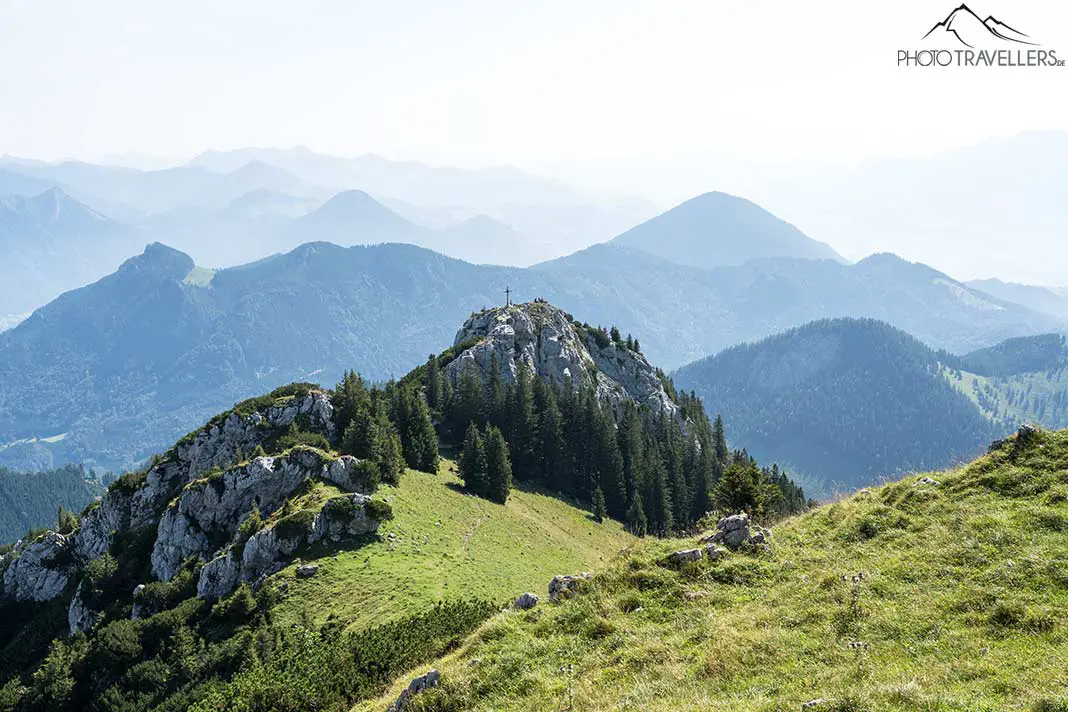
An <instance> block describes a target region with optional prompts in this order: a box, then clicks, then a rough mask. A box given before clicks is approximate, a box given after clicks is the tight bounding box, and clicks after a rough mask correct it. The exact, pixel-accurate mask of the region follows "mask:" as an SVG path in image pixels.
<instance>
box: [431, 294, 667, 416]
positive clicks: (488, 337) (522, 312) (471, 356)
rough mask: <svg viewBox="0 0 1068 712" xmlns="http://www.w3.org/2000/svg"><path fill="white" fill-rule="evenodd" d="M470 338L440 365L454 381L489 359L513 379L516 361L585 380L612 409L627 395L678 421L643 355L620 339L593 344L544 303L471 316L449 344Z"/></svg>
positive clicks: (481, 370) (483, 372)
mask: <svg viewBox="0 0 1068 712" xmlns="http://www.w3.org/2000/svg"><path fill="white" fill-rule="evenodd" d="M472 343H473V345H469V346H468V347H467V348H466V349H464V351H463V352H462V353H460V354H459V356H457V357H456V358H455V359H454V360H453V361H452V362H450V363H449V364H448V365H447V366H446V367H445V371H446V373H447V374H448V375H449V377H450V378H452V379H453V380H454V381H455V380H458V379H459V378H460V376H461V375H462V374H463V373H464V372H465V370H466V369H474V370H475V371H476V372H477V373H478V374H479V375H480V376H483V377H485V376H488V374H489V373H490V370H491V369H492V364H493V362H494V360H496V362H497V364H498V366H499V368H500V370H501V377H502V379H503V380H505V381H514V380H515V378H516V376H517V375H518V374H519V369H520V364H526V366H527V368H528V369H529V370H530V373H531V374H533V375H535V376H538V377H541V378H543V379H546V380H548V379H552V380H554V381H555V382H556V383H557V384H560V385H562V384H563V383H564V382H565V381H566V380H567V379H568V378H570V379H571V382H572V384H573V386H574V387H575V388H576V389H577V388H578V387H579V386H580V385H588V386H591V387H592V388H593V389H594V391H595V393H596V394H597V397H598V399H600V400H601V401H602V402H604V403H608V404H610V405H612V406H613V407H614V408H616V409H617V410H618V408H619V406H620V403H621V402H622V401H624V400H633V401H635V402H637V403H640V404H644V405H647V406H649V408H650V409H651V410H652V411H653V412H654V413H666V414H667V415H669V416H670V417H673V418H675V419H678V420H680V421H681V414H680V411H679V407H678V406H677V405H676V404H675V403H674V402H673V401H672V400H671V397H670V396H669V395H668V394H667V392H666V391H665V390H664V386H663V383H662V382H661V380H660V377H659V376H658V375H657V373H656V370H655V369H654V368H653V367H652V366H650V365H649V362H648V361H646V359H645V357H644V356H643V355H641V354H640V353H638V352H636V351H633V350H630V349H628V348H626V347H625V346H624V345H622V344H617V343H612V342H609V343H607V344H605V345H603V346H602V345H599V344H598V343H597V340H596V338H594V336H593V335H592V334H589V333H585V331H584V330H581V331H580V329H579V328H576V326H575V325H573V324H572V322H571V319H570V317H569V315H568V314H567V313H565V312H564V311H562V310H560V309H557V308H556V307H553V306H550V305H549V304H547V303H544V302H531V303H527V304H513V305H511V306H507V307H497V308H495V309H487V310H484V311H482V312H479V313H478V314H475V315H473V316H471V317H470V318H469V319H468V320H467V321H466V322H465V323H464V325H463V326H462V327H461V328H460V330H459V332H457V334H456V339H455V341H454V345H455V346H460V345H462V344H472Z"/></svg>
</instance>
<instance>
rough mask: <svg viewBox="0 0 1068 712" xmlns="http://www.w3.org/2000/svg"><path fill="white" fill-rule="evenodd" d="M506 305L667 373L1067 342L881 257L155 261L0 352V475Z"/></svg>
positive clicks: (321, 371) (113, 449)
mask: <svg viewBox="0 0 1068 712" xmlns="http://www.w3.org/2000/svg"><path fill="white" fill-rule="evenodd" d="M506 287H508V288H510V289H511V290H512V295H513V298H514V299H517V300H523V301H526V300H530V299H533V298H536V297H544V298H546V299H549V300H550V301H551V302H552V303H554V304H556V305H558V306H560V307H561V308H563V309H566V310H568V311H569V312H571V313H582V314H584V315H587V316H586V318H588V319H589V320H590V322H591V323H594V324H597V323H600V324H604V325H611V324H615V325H617V326H618V327H619V328H620V329H621V330H622V331H623V333H627V332H631V333H635V334H638V333H640V334H642V351H643V352H644V353H645V354H646V355H647V356H648V358H649V359H650V360H651V361H654V362H656V363H661V364H663V365H664V367H665V368H676V367H678V366H680V365H682V364H684V363H686V362H689V361H692V360H694V359H697V358H700V357H702V356H704V355H706V354H710V353H715V352H717V351H720V350H722V349H724V348H726V347H729V346H732V345H734V344H737V343H740V342H743V341H751V340H754V339H759V338H763V337H766V336H769V335H771V334H774V333H776V332H779V331H782V330H784V329H789V328H791V327H795V326H798V325H800V324H803V323H806V322H808V321H812V320H813V319H820V318H825V317H838V316H857V317H863V316H867V317H876V318H880V319H883V320H885V321H887V322H889V323H892V324H893V325H895V326H896V327H898V328H903V329H905V330H907V331H909V332H911V333H913V334H915V335H916V336H918V337H919V338H920V339H922V340H924V341H926V342H928V343H929V344H932V345H934V346H936V347H943V348H949V349H951V350H953V351H955V352H958V353H963V352H966V351H970V350H973V349H976V348H980V347H984V346H989V345H990V344H993V343H996V342H998V341H1001V340H1003V339H1005V338H1009V337H1012V336H1019V335H1026V334H1033V333H1039V332H1045V331H1050V330H1053V329H1057V328H1061V327H1062V326H1063V324H1062V322H1060V321H1057V320H1056V319H1054V318H1052V317H1048V316H1045V315H1041V314H1036V313H1034V312H1031V311H1029V310H1027V309H1024V308H1023V307H1020V306H1018V305H1014V304H1011V303H1007V302H1001V301H999V300H997V299H995V298H993V297H990V296H988V295H985V294H983V293H982V292H977V291H975V290H971V289H969V288H968V287H966V286H964V285H962V284H960V283H958V282H955V281H954V280H952V279H951V278H949V277H948V276H946V275H944V274H942V273H940V272H937V271H936V270H933V269H930V268H929V267H925V266H923V265H917V264H913V263H909V262H906V261H904V260H901V259H899V258H896V257H894V256H892V255H880V256H875V257H872V258H869V259H866V260H862V261H861V262H859V263H857V264H856V265H846V264H841V263H838V262H835V261H833V260H806V259H762V260H751V261H749V262H747V263H745V264H743V265H739V266H728V267H717V268H714V269H701V268H695V267H686V266H683V265H678V264H675V263H672V262H669V261H667V260H664V259H661V258H658V257H655V256H653V255H650V254H648V253H645V252H642V251H640V250H632V249H626V248H622V247H616V246H613V245H598V246H596V247H593V248H589V249H588V250H585V251H582V252H579V253H577V254H575V255H572V256H570V257H567V258H563V259H560V260H555V261H553V262H549V263H544V264H541V265H538V266H536V267H534V268H528V269H517V268H509V267H494V266H488V265H474V264H470V263H467V262H463V261H460V260H456V259H452V258H448V257H445V256H443V255H440V254H437V253H435V252H432V251H430V250H426V249H422V248H419V247H415V246H412V245H404V244H384V245H372V246H353V247H340V246H338V245H335V244H331V243H325V242H315V243H309V244H305V245H301V246H299V247H297V248H295V249H293V250H291V251H289V252H287V253H285V254H278V255H274V256H271V257H267V258H265V259H262V260H258V261H256V262H253V263H250V264H246V265H242V266H239V267H233V268H229V269H223V270H220V271H217V272H215V273H214V275H212V276H211V278H210V280H209V279H206V278H204V276H203V274H202V273H200V272H197V271H196V270H195V264H194V261H193V260H192V259H191V258H190V257H188V256H187V255H185V254H184V253H182V252H180V251H177V250H173V249H171V248H168V247H165V246H163V245H159V244H154V245H151V246H150V247H149V248H147V249H146V250H145V252H144V254H142V255H139V256H137V257H134V258H131V259H129V260H127V261H126V262H125V263H124V264H123V265H122V266H121V267H120V268H119V269H118V270H117V271H116V272H115V273H114V274H112V275H109V276H107V277H105V278H103V279H101V280H99V281H98V282H96V283H94V284H91V285H88V286H86V287H83V288H80V289H77V290H74V291H71V292H68V293H66V294H64V295H62V296H61V297H59V298H58V299H56V300H54V301H53V302H51V303H50V304H48V305H46V306H45V307H42V308H41V309H38V310H37V311H36V312H34V314H32V315H31V316H30V317H29V318H28V319H26V321H24V322H22V323H21V324H19V325H18V326H16V327H15V328H13V329H11V330H9V331H6V332H3V333H0V384H3V385H2V386H0V463H7V464H10V465H14V466H19V467H22V466H25V465H26V464H27V463H32V464H33V465H34V466H35V467H38V468H47V467H51V466H53V465H54V464H58V463H61V462H68V461H86V462H87V463H88V464H94V465H99V466H104V467H108V468H120V467H125V466H128V465H131V464H133V463H134V462H136V461H139V460H141V459H143V458H145V457H148V456H149V455H151V454H152V453H153V452H155V451H156V450H158V449H159V448H160V447H162V446H164V445H165V444H166V443H167V442H170V441H173V440H174V438H176V437H178V436H180V435H181V434H182V433H184V432H187V431H188V430H189V428H191V427H192V426H193V425H195V424H196V423H197V422H199V421H201V420H203V418H205V417H207V416H209V415H211V414H212V413H214V412H217V411H218V410H220V408H224V407H226V406H228V405H230V404H231V403H233V402H235V401H237V400H240V399H241V398H245V397H248V396H250V395H253V394H255V393H259V392H262V391H263V390H264V389H270V388H272V387H275V386H278V385H281V384H284V383H288V382H291V381H305V380H314V381H319V382H323V383H327V384H330V383H334V382H336V381H337V380H338V379H339V378H340V376H341V374H342V372H343V371H344V370H345V369H348V368H357V369H359V370H360V371H361V372H362V373H363V374H364V376H365V377H368V378H370V379H373V380H384V379H388V378H390V377H391V376H396V375H397V374H401V373H405V372H407V371H408V370H410V369H411V368H412V367H414V366H416V365H418V364H419V363H421V362H422V361H423V360H425V358H426V355H427V354H428V353H433V352H437V351H440V350H441V349H442V347H443V345H447V344H449V343H451V342H452V339H453V337H454V334H453V333H452V331H453V325H454V324H456V323H459V322H462V321H463V320H464V319H465V318H467V316H468V315H469V314H470V313H471V312H472V311H474V310H478V309H480V308H482V307H489V306H493V305H495V304H499V303H502V302H503V301H504V290H505V288H506ZM46 439H47V440H46ZM50 458H51V459H50Z"/></svg>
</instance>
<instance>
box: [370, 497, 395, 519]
mask: <svg viewBox="0 0 1068 712" xmlns="http://www.w3.org/2000/svg"><path fill="white" fill-rule="evenodd" d="M364 506H365V507H366V511H367V516H369V517H371V518H372V519H377V520H378V521H380V522H388V521H389V520H390V519H393V507H391V506H389V503H388V502H383V501H382V500H380V499H372V500H371V501H370V502H368V503H367V504H366V505H364Z"/></svg>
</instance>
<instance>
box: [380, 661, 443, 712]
mask: <svg viewBox="0 0 1068 712" xmlns="http://www.w3.org/2000/svg"><path fill="white" fill-rule="evenodd" d="M440 683H441V673H439V672H438V671H437V670H431V671H429V672H428V673H426V674H425V675H420V676H419V677H417V678H415V679H414V680H412V681H411V682H410V683H408V687H406V688H404V690H402V691H401V693H400V696H399V697H398V698H397V701H396V702H394V703H393V704H392V705H390V706H389V712H404V710H405V709H406V708H407V706H408V701H409V700H411V698H412V695H418V694H419V693H420V692H422V691H423V690H426V689H429V688H431V687H437V686H438V685H439V684H440Z"/></svg>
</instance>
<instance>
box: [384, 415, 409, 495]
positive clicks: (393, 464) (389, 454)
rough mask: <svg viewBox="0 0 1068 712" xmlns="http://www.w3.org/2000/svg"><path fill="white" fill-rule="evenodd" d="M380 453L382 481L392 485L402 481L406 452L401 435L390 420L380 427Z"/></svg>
mask: <svg viewBox="0 0 1068 712" xmlns="http://www.w3.org/2000/svg"><path fill="white" fill-rule="evenodd" d="M379 435H380V454H379V462H378V466H379V469H380V470H381V472H382V481H383V482H387V483H389V484H391V485H396V484H399V483H400V476H401V472H402V471H403V470H404V453H403V451H402V449H401V440H400V435H399V434H397V429H396V428H395V427H393V424H392V423H390V422H389V421H386V422H385V423H382V424H381V425H380V427H379Z"/></svg>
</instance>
